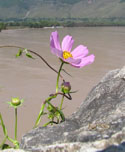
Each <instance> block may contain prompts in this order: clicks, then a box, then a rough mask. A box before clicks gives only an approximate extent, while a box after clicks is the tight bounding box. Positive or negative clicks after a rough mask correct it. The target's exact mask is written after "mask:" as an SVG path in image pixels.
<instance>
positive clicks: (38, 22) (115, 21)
mask: <svg viewBox="0 0 125 152" xmlns="http://www.w3.org/2000/svg"><path fill="white" fill-rule="evenodd" d="M13 20H14V19H13ZM1 25H4V26H3V28H2V29H5V28H10V27H20V28H24V27H29V28H43V27H57V26H63V27H84V26H125V18H110V19H109V18H103V19H102V18H94V19H93V18H68V19H65V18H60V19H59V18H58V19H56V20H52V19H49V18H48V19H25V20H17V19H15V20H14V21H9V20H6V21H4V23H1Z"/></svg>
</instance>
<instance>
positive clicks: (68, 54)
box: [63, 51, 73, 59]
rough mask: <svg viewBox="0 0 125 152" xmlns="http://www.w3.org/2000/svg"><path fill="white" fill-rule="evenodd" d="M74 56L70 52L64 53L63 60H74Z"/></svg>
mask: <svg viewBox="0 0 125 152" xmlns="http://www.w3.org/2000/svg"><path fill="white" fill-rule="evenodd" d="M72 57H73V56H72V54H71V53H70V52H68V51H63V58H64V59H68V58H72Z"/></svg>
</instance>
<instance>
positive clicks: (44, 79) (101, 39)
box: [0, 27, 125, 141]
mask: <svg viewBox="0 0 125 152" xmlns="http://www.w3.org/2000/svg"><path fill="white" fill-rule="evenodd" d="M55 30H56V29H15V30H4V31H2V32H0V45H18V46H22V47H25V48H29V49H31V50H34V51H36V52H38V53H39V54H40V55H42V56H43V57H44V58H45V59H46V60H47V61H48V62H49V64H50V65H51V66H53V67H54V68H55V69H57V70H58V68H59V65H60V62H59V59H58V58H57V57H56V56H54V55H53V54H51V52H50V46H49V37H50V34H51V32H52V31H55ZM57 30H58V32H59V36H60V40H62V38H63V37H64V36H65V35H67V34H70V35H72V36H73V38H74V39H75V43H74V47H76V46H77V45H79V44H84V45H86V46H88V49H89V50H90V54H95V56H96V58H95V62H94V63H93V64H91V65H88V66H86V67H83V68H81V69H77V68H74V67H72V66H70V65H65V66H64V68H65V70H66V71H67V72H68V73H70V74H71V75H72V77H70V76H68V75H67V74H65V73H64V72H62V75H63V76H64V78H65V80H67V81H70V82H71V85H72V91H75V90H78V92H77V93H75V94H72V98H73V99H72V100H71V101H69V100H67V99H66V100H65V101H64V105H63V108H64V113H65V115H66V116H67V117H68V116H70V115H71V114H72V113H73V112H74V111H75V110H76V109H77V108H78V107H79V106H80V104H81V103H82V102H83V101H84V99H85V98H86V96H87V94H88V93H89V91H90V90H91V89H92V87H93V86H94V85H96V84H97V83H98V82H99V80H100V79H101V78H102V77H103V76H104V74H106V73H107V72H108V71H109V70H112V69H116V68H121V67H123V66H124V65H125V27H83V28H59V29H57ZM16 53H17V49H15V48H2V49H0V112H1V113H2V116H3V119H4V122H5V125H6V127H7V129H8V134H9V135H10V136H11V137H14V135H13V134H14V109H13V108H11V107H9V105H8V104H7V102H8V101H10V100H11V98H12V97H19V98H23V99H24V103H23V106H21V107H19V108H18V118H19V119H18V139H19V140H20V139H21V136H22V135H23V134H25V133H26V132H27V131H28V130H30V129H31V128H32V127H33V125H34V123H35V120H36V117H37V115H38V113H39V110H40V107H41V104H42V102H43V101H44V100H45V99H46V98H47V97H48V95H49V94H51V93H55V88H56V76H57V74H56V73H55V72H53V71H52V70H51V69H49V68H48V67H47V65H45V64H44V63H43V62H42V60H40V59H39V58H38V57H35V56H34V57H35V59H34V60H33V59H29V58H26V57H25V56H22V57H20V58H18V59H17V58H16V57H15V54H16ZM52 102H55V103H56V105H57V104H58V103H60V98H58V99H57V100H54V101H52ZM45 120H46V119H45V118H43V119H42V121H41V124H40V125H42V124H43V123H44V122H45ZM2 137H3V133H2V128H1V127H0V141H1V139H2Z"/></svg>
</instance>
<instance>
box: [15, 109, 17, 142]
mask: <svg viewBox="0 0 125 152" xmlns="http://www.w3.org/2000/svg"><path fill="white" fill-rule="evenodd" d="M15 140H17V108H15Z"/></svg>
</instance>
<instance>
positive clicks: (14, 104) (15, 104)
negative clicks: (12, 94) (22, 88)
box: [8, 98, 24, 108]
mask: <svg viewBox="0 0 125 152" xmlns="http://www.w3.org/2000/svg"><path fill="white" fill-rule="evenodd" d="M23 102H24V100H23V99H21V100H20V99H19V98H12V99H11V101H10V102H8V104H9V105H10V106H11V107H14V108H17V107H18V106H21V105H22V103H23Z"/></svg>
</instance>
